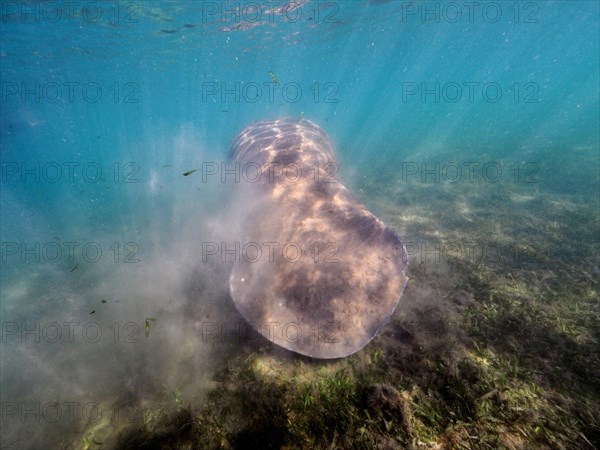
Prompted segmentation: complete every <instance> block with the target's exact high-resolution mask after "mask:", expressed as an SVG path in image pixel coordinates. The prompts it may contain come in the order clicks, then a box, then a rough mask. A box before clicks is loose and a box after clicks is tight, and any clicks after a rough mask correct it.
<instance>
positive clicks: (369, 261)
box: [230, 119, 408, 358]
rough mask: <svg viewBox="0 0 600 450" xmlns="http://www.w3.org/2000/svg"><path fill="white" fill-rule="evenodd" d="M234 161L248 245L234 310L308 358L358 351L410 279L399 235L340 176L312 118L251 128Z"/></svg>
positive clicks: (233, 284)
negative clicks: (375, 214) (361, 202)
mask: <svg viewBox="0 0 600 450" xmlns="http://www.w3.org/2000/svg"><path fill="white" fill-rule="evenodd" d="M231 158H232V159H233V161H234V162H235V163H238V164H239V167H240V168H241V170H242V171H243V172H242V173H245V174H246V176H244V177H243V178H244V179H243V180H241V182H240V184H239V185H238V186H237V189H238V192H237V194H236V195H237V199H238V208H239V210H240V211H239V213H240V214H241V220H242V222H241V223H242V228H243V231H242V234H243V236H240V238H241V239H240V243H239V244H240V246H241V247H242V248H245V249H246V251H245V252H242V257H241V258H239V260H238V261H236V262H235V263H234V266H233V269H232V273H231V277H230V293H231V297H232V298H233V301H234V303H235V305H236V307H237V309H238V310H239V312H240V313H241V314H242V316H243V317H244V318H245V319H246V320H247V321H248V322H249V323H250V325H251V326H253V327H254V328H255V329H256V330H257V331H259V332H260V333H261V334H262V335H263V336H265V337H266V338H267V339H269V340H271V341H272V342H274V343H276V344H278V345H280V346H282V347H284V348H286V349H289V350H292V351H294V352H297V353H300V354H303V355H307V356H310V357H313V358H339V357H344V356H347V355H350V354H351V353H354V352H356V351H358V350H360V349H361V348H363V347H364V346H365V345H366V344H367V343H368V342H369V341H370V340H371V339H372V338H373V337H374V336H375V335H376V334H377V332H378V331H379V330H380V329H381V327H382V326H383V325H385V324H386V322H387V321H388V320H389V318H390V316H391V314H392V313H393V311H394V309H395V308H396V305H397V304H398V301H399V299H400V297H401V295H402V291H403V290H404V286H405V285H406V282H407V280H408V278H407V276H406V275H405V270H406V267H407V257H406V250H405V248H404V245H403V243H402V241H401V240H400V238H399V237H398V235H397V234H396V233H395V232H394V231H393V230H392V229H391V228H389V227H386V226H385V225H384V224H383V222H382V221H381V220H379V219H378V218H376V217H375V216H373V214H371V213H370V212H369V211H367V209H366V208H365V207H364V206H362V205H361V204H360V202H359V201H358V200H357V199H356V198H355V197H354V196H353V195H352V194H351V193H350V192H349V191H348V189H347V188H346V187H345V186H344V185H343V184H342V183H341V182H340V181H339V180H337V179H336V176H335V174H336V172H337V165H336V164H335V154H334V150H333V147H332V145H331V142H330V140H329V138H328V136H327V135H326V134H325V132H324V131H323V130H322V129H321V128H319V127H318V126H317V125H315V124H314V123H312V122H310V121H308V120H296V119H280V120H275V121H265V122H259V123H255V124H253V125H250V126H248V127H246V128H245V129H244V130H243V131H242V132H241V133H240V134H239V135H238V136H237V137H236V139H235V140H234V142H233V144H232V147H231ZM259 175H260V177H259ZM240 199H241V200H240Z"/></svg>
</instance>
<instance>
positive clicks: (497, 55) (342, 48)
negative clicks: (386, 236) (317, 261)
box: [0, 0, 600, 448]
mask: <svg viewBox="0 0 600 450" xmlns="http://www.w3.org/2000/svg"><path fill="white" fill-rule="evenodd" d="M67 3H68V2H67ZM467 3H468V2H467ZM203 4H204V6H202V5H203ZM51 5H52V8H51V7H50V6H48V5H47V4H44V3H36V2H11V1H4V0H3V1H2V31H1V41H0V42H1V51H0V56H1V58H0V64H1V76H2V102H1V105H0V106H1V111H0V113H1V119H0V120H1V122H0V124H1V126H0V133H1V143H0V158H1V163H2V180H1V181H2V182H1V185H0V187H1V192H0V202H1V208H2V215H1V230H0V234H1V241H2V262H1V265H0V268H1V270H2V273H1V275H0V283H1V286H2V322H3V324H5V323H8V322H10V323H15V324H17V325H18V326H21V325H22V324H23V323H24V321H27V320H30V321H39V322H40V323H42V324H44V323H48V322H49V321H52V320H59V321H60V320H63V321H66V320H75V319H77V320H79V321H80V322H82V323H83V322H85V321H89V320H90V317H92V316H90V315H89V313H90V311H91V310H93V309H96V310H97V311H96V312H95V316H94V317H95V318H97V317H98V315H99V314H101V313H102V311H100V308H101V307H102V306H103V304H98V302H99V301H100V299H101V298H104V297H107V298H108V300H109V301H110V302H117V300H118V301H119V304H121V305H122V304H124V303H126V302H127V300H128V299H129V306H128V308H125V309H123V310H119V311H116V312H113V313H111V314H110V315H108V316H106V317H104V318H102V319H103V320H105V321H106V323H111V321H115V320H120V321H123V320H136V321H137V322H136V323H138V325H137V326H138V332H139V333H138V334H139V336H140V338H141V340H142V343H141V344H140V345H139V347H142V349H140V348H139V347H136V348H135V351H130V350H124V351H123V352H124V353H119V354H118V356H115V357H111V356H110V355H111V352H112V351H115V350H114V349H113V348H112V347H111V346H110V345H109V343H107V342H103V344H104V345H103V346H102V347H101V349H102V350H98V351H99V352H100V353H99V354H96V355H93V354H92V352H95V351H96V350H97V349H100V347H94V346H91V345H89V342H83V343H82V344H80V345H67V344H64V343H63V346H62V347H60V348H61V349H62V350H61V351H60V352H59V351H58V350H57V348H58V347H52V346H51V344H50V343H48V342H45V343H42V344H41V345H40V346H38V347H36V346H35V345H34V346H32V345H30V344H31V342H26V343H23V342H22V338H21V337H19V339H18V340H17V341H18V342H15V341H14V339H13V337H14V336H12V335H10V336H8V337H7V336H5V334H6V333H5V329H4V328H3V345H6V346H5V349H6V351H4V352H3V359H4V361H3V363H2V378H3V384H2V389H3V393H2V394H3V397H4V398H5V399H8V400H7V401H13V402H17V403H18V402H19V401H20V399H22V398H29V399H30V400H31V399H32V398H33V400H31V401H35V399H36V398H44V397H43V395H42V393H43V392H47V389H46V386H54V387H53V388H51V389H50V390H51V391H52V396H51V397H52V398H55V396H58V397H60V398H63V399H64V398H70V399H74V400H77V401H81V402H83V401H84V400H83V399H87V400H88V401H90V400H89V398H88V397H89V396H92V397H93V395H96V396H97V397H99V398H110V399H111V401H112V400H114V398H115V397H117V396H118V395H117V393H120V392H121V387H122V385H123V384H127V383H129V384H130V385H135V384H136V383H138V382H139V379H138V378H136V374H137V373H138V372H139V373H144V374H147V373H148V372H149V371H152V370H156V371H158V372H159V373H160V376H157V377H156V378H160V379H161V380H164V379H167V378H168V377H169V376H172V377H174V379H175V380H179V378H178V376H179V375H172V372H173V369H172V368H173V367H177V363H176V362H174V361H171V360H167V359H165V360H164V361H168V362H164V364H159V363H157V362H156V361H154V362H152V363H148V359H149V358H151V355H152V351H153V350H152V347H150V346H148V345H146V344H147V343H145V342H144V337H143V327H144V318H146V317H150V316H151V315H152V314H156V312H157V311H158V312H160V311H164V302H166V301H168V299H171V300H172V301H173V302H174V304H176V305H179V306H181V305H183V304H184V303H185V302H184V300H181V298H180V297H181V295H182V294H181V292H180V291H178V290H177V289H178V288H177V286H179V285H180V284H181V283H183V281H182V280H188V277H189V276H190V275H189V273H191V272H193V270H197V268H198V267H201V265H200V261H199V258H200V256H199V254H198V253H197V251H198V250H199V243H200V242H201V241H202V240H206V239H211V236H213V235H212V234H210V233H214V232H215V231H214V230H215V229H216V230H218V229H219V228H220V227H221V225H219V224H218V223H217V224H215V223H214V221H215V220H216V219H215V217H220V216H219V215H218V214H219V212H220V211H222V209H223V208H225V205H226V204H227V198H228V197H227V190H226V187H227V186H226V184H227V183H219V182H218V181H216V180H215V177H213V178H211V179H209V180H208V181H207V182H203V180H202V173H201V171H198V172H196V173H194V174H192V175H190V176H187V177H184V176H182V174H183V173H184V172H186V171H188V170H192V169H197V168H201V167H203V166H202V164H203V163H206V162H215V163H217V164H221V162H226V161H227V159H226V157H227V152H228V148H229V145H230V143H231V141H232V140H233V138H234V137H235V135H236V133H237V132H239V131H240V130H241V129H242V128H243V127H244V126H245V125H247V124H249V123H251V122H254V121H257V120H263V119H274V118H278V117H283V116H292V117H298V118H300V117H302V118H306V119H309V120H312V121H314V122H315V123H317V124H319V125H320V126H321V127H323V128H324V129H325V131H326V132H327V133H328V134H329V136H330V137H331V139H332V142H333V144H334V147H335V149H336V151H337V153H338V158H339V175H340V178H342V179H343V180H344V181H345V182H346V183H348V185H349V186H351V187H353V188H354V189H356V190H357V195H358V197H359V198H361V200H362V201H363V202H364V203H365V204H367V206H368V207H371V208H374V209H375V210H376V211H377V213H383V214H387V215H385V216H384V217H382V218H383V219H384V220H385V221H386V222H388V221H389V222H391V224H392V226H395V227H396V228H399V231H400V232H401V233H402V234H406V233H407V232H409V231H410V227H409V226H408V225H406V226H405V224H403V223H402V222H401V221H398V220H397V219H396V217H401V216H402V215H403V210H402V208H403V196H404V197H406V198H407V199H408V198H410V199H411V200H410V202H412V204H413V206H414V205H415V204H418V205H420V206H422V207H423V208H425V209H427V208H428V205H429V207H430V208H431V210H432V211H433V210H434V209H435V208H436V207H435V206H434V205H433V204H431V203H430V201H431V199H435V198H438V197H439V196H441V195H445V194H444V192H445V190H446V189H447V188H448V186H449V183H444V182H439V183H437V182H436V183H431V182H427V181H428V180H431V175H429V177H430V178H429V179H428V178H427V176H428V175H425V183H423V184H424V185H425V187H426V188H427V189H426V190H420V191H418V193H417V194H416V195H417V197H416V198H415V196H414V195H415V194H414V193H413V195H412V197H411V195H410V192H408V188H407V186H408V184H407V183H404V182H405V181H407V179H410V181H415V180H416V182H418V181H419V180H420V176H421V168H422V166H421V165H422V164H423V163H426V164H429V166H428V167H430V168H431V167H435V164H436V163H439V164H441V166H444V164H447V163H449V162H454V163H456V164H458V165H459V166H461V167H463V168H464V163H474V164H477V167H478V169H477V170H476V172H475V173H474V176H475V177H476V178H477V179H478V180H479V181H481V179H482V175H481V172H480V170H479V168H480V167H482V166H484V165H485V164H487V163H490V162H493V163H494V164H498V165H499V166H498V167H502V168H503V172H502V175H501V179H502V180H501V181H503V182H504V183H505V184H509V185H511V181H514V180H515V178H514V177H515V176H517V175H515V174H516V172H515V167H518V168H519V171H520V172H519V174H518V177H520V178H518V180H519V183H512V185H515V184H517V185H518V186H519V189H521V188H523V189H524V191H519V192H520V194H522V195H533V194H535V195H537V196H538V198H542V199H543V198H556V199H557V200H556V201H559V202H560V201H566V200H565V199H566V198H567V197H565V196H569V197H568V198H569V199H570V201H574V202H576V203H577V204H579V205H586V206H587V207H588V208H590V210H592V211H593V210H594V209H595V210H596V211H597V210H598V207H599V204H598V201H599V198H598V188H599V180H598V169H599V128H598V121H599V92H598V90H599V83H600V78H599V54H600V51H599V50H600V49H599V43H600V31H599V30H600V26H599V25H600V24H599V22H600V20H599V14H600V7H599V3H598V2H595V1H569V2H567V1H548V2H504V1H502V2H495V3H491V4H490V3H481V5H480V6H477V7H476V8H475V9H474V10H472V11H470V10H469V6H467V4H466V3H464V2H457V3H453V5H454V6H449V5H448V4H444V3H436V2H414V3H413V2H400V1H347V2H308V3H306V4H304V5H303V6H301V7H300V8H298V9H296V10H292V11H288V13H287V14H285V13H283V14H281V15H277V14H268V13H267V12H268V9H269V8H271V7H273V6H283V5H284V2H270V3H269V2H265V3H264V4H263V3H260V4H259V3H239V2H202V3H201V2H191V1H178V2H174V1H173V2H154V1H143V2H141V1H140V2H129V3H128V2H123V3H120V2H119V3H117V2H91V3H90V5H91V6H89V9H87V10H83V9H81V8H82V6H79V8H76V10H75V12H74V15H73V16H72V17H69V11H70V10H69V7H68V5H67V4H66V3H63V2H56V3H52V4H51ZM253 5H259V7H258V10H253V9H252V7H253ZM236 6H237V7H238V8H241V12H238V13H234V12H233V11H234V10H235V7H236ZM484 6H485V9H484ZM53 8H55V9H53ZM459 10H460V12H461V14H462V15H461V16H457V14H458V11H459ZM57 11H58V12H60V13H61V14H62V15H61V17H60V18H59V19H57V20H55V19H56V17H57V16H55V13H57ZM99 11H101V12H102V16H100V17H97V13H98V12H99ZM227 11H229V12H227ZM471 14H472V15H471ZM69 86H72V91H70V90H69ZM257 88H258V89H260V91H258V90H257ZM71 94H72V95H71ZM270 94H272V98H270ZM515 164H516V165H517V166H515ZM527 164H529V166H526V165H527ZM415 167H417V168H418V170H419V172H418V173H417V174H416V175H411V174H410V173H412V172H410V170H412V169H414V168H415ZM71 169H72V172H71V171H70V170H71ZM534 169H535V170H534ZM409 172H410V173H409ZM442 175H443V174H442ZM529 175H531V179H530V180H529V179H528V180H529V181H532V184H526V183H520V181H522V180H523V177H525V178H527V177H528V176H529ZM405 177H408V178H406V179H405ZM442 181H443V180H442ZM458 184H459V185H460V186H462V189H463V193H465V192H466V193H468V192H475V191H477V189H478V186H481V183H480V184H478V183H477V182H475V183H470V182H469V181H468V179H467V175H466V171H463V172H462V174H461V176H460V177H459V179H458ZM453 186H454V185H453ZM403 187H404V188H406V189H407V190H406V191H403V190H402V189H403ZM486 187H489V183H488V184H486ZM363 188H364V190H363ZM359 189H360V190H359ZM392 192H393V195H392ZM448 201H452V200H448ZM405 203H409V201H408V200H405ZM493 208H494V206H493V205H491V204H490V209H493ZM523 208H525V209H524V212H527V211H528V209H527V208H531V207H530V206H526V204H525V206H523ZM491 220H494V215H493V214H491ZM211 221H212V222H211ZM438 225H439V228H440V229H443V228H444V226H445V224H444V218H443V217H440V218H439V224H438ZM588 225H589V226H592V227H593V226H595V225H593V224H588ZM207 230H208V231H207ZM590 235H591V236H593V234H592V233H590ZM405 238H408V239H410V238H411V236H410V233H409V236H405ZM596 238H597V234H596ZM57 242H58V243H60V245H58V246H57V245H56V244H55V243H57ZM65 242H75V243H76V250H75V251H74V256H73V258H71V257H69V256H67V254H66V253H65V252H66V250H67V246H66V245H65ZM92 242H93V243H96V245H97V246H99V247H100V248H101V249H102V251H103V253H102V256H101V257H98V258H95V257H94V256H89V255H87V256H86V255H83V254H82V252H80V249H81V248H82V247H83V246H85V245H86V244H89V243H92ZM590 244H592V245H593V244H594V243H593V242H591V243H590ZM595 244H596V245H597V241H596V243H595ZM36 245H39V247H36ZM23 246H25V247H23ZM23 248H25V250H27V249H29V250H30V251H29V253H27V251H24V250H23ZM56 248H60V249H61V252H62V253H61V255H60V256H57V257H56V258H54V257H53V256H52V255H54V253H51V252H53V251H54V250H56ZM95 248H96V246H94V248H92V249H91V250H90V251H94V250H95ZM44 249H46V250H44ZM44 252H49V253H44ZM587 256H590V257H592V258H594V256H593V255H587ZM127 257H129V258H130V259H131V261H125V259H127ZM596 257H597V255H596ZM132 261H133V262H134V264H128V263H129V262H132ZM76 266H77V268H75V269H73V268H74V267H76ZM72 270H73V271H72ZM178 277H180V278H178ZM223 279H225V280H226V275H225V276H224V278H223ZM223 279H221V278H218V277H217V278H210V280H209V281H208V282H207V283H208V284H211V283H213V284H215V285H217V284H218V283H222V282H223ZM180 282H181V283H180ZM225 283H226V281H225ZM210 289H214V290H216V291H218V292H221V290H223V289H225V290H226V284H225V285H224V287H222V286H220V287H219V286H218V287H214V286H213V287H210V288H204V290H205V291H206V290H210ZM201 290H202V289H201ZM154 294H155V298H152V299H151V300H149V299H148V297H149V296H152V295H154ZM215 295H216V294H215ZM178 296H179V297H178ZM109 297H110V298H109ZM173 298H175V300H173ZM178 298H179V300H178ZM178 302H180V303H178ZM211 302H212V303H214V302H216V300H214V299H213V300H211V301H208V303H207V304H212V303H211ZM148 305H150V306H148ZM146 306H147V307H146ZM167 310H168V308H167ZM182 311H183V310H182V309H178V307H173V309H172V311H170V313H164V317H165V318H164V319H162V324H161V323H160V322H161V321H160V320H159V321H157V323H156V325H153V327H155V328H152V329H151V333H152V331H155V332H157V333H158V332H159V331H157V330H161V327H162V330H163V331H162V332H163V333H165V335H166V334H167V333H171V334H170V335H169V336H170V337H169V338H165V339H164V340H163V341H162V342H161V344H160V346H159V347H160V349H159V350H157V352H158V353H159V354H161V355H163V356H164V357H165V358H167V356H166V355H170V354H173V353H177V352H181V350H180V346H181V345H182V344H181V342H182V341H181V340H182V339H184V338H185V333H181V334H177V332H175V331H173V329H176V328H177V327H176V326H175V325H173V322H171V324H169V323H168V322H169V320H168V319H166V317H171V318H174V319H173V320H175V321H177V320H178V321H180V322H181V323H183V322H182V321H184V320H185V319H184V317H185V315H186V314H187V313H185V312H182ZM107 314H108V313H107ZM128 314H129V315H128ZM168 314H172V316H168ZM130 316H131V317H134V316H135V319H131V317H130ZM98 320H100V319H98ZM175 323H179V322H175ZM5 337H7V339H6V340H5V339H4V338H5ZM188 337H189V336H188ZM11 339H13V340H12V341H11ZM42 340H43V339H42ZM17 344H18V345H17ZM189 345H191V346H192V348H194V347H193V345H195V344H193V343H191V344H189ZM196 345H197V344H196ZM24 348H25V350H23V349H24ZM177 349H179V350H177ZM13 350H14V351H13ZM211 351H212V350H211ZM55 352H56V353H55ZM24 354H27V355H29V356H27V357H24V356H23V355H24ZM18 355H21V356H18ZM60 355H63V356H62V357H61V356H60ZM64 355H68V356H64ZM132 355H134V356H132ZM186 355H187V354H186ZM210 355H212V353H210ZM210 355H209V356H206V358H205V360H204V361H202V362H198V363H196V364H197V365H198V366H201V367H203V368H204V367H208V368H207V369H206V370H207V371H209V370H210V368H211V367H212V365H211V364H209V363H208V362H206V361H207V359H210V358H211V357H213V356H210ZM188 356H189V355H188ZM188 356H185V355H184V356H181V358H183V359H185V358H188ZM130 358H134V359H135V358H137V359H136V362H135V364H134V363H132V367H127V364H128V362H127V361H130V360H131V359H130ZM159 366H160V367H159ZM133 367H134V368H133ZM169 368H171V370H169ZM102 369H105V370H106V376H102V378H103V380H102V381H99V380H98V379H97V375H98V372H97V371H98V370H102ZM182 371H183V370H182ZM23 372H26V373H29V374H30V375H28V376H25V377H23V375H22V373H23ZM123 373H126V375H123ZM119 377H121V378H119ZM144 377H147V375H144ZM150 378H151V377H150ZM57 379H58V380H60V379H62V383H63V384H60V383H58V382H57V381H56V380H57ZM144 379H145V378H144ZM182 379H185V376H183V378H182ZM121 380H125V381H121ZM115 382H116V383H117V384H118V385H119V389H117V388H114V389H113V388H112V383H115ZM178 382H179V381H173V385H175V384H177V383H178ZM57 383H58V384H57ZM153 383H158V382H156V380H153ZM142 384H143V383H142ZM28 385H37V386H38V389H34V392H35V393H34V394H32V395H33V397H28V396H27V395H26V394H25V392H26V390H27V389H26V386H28ZM74 386H75V387H76V388H75V387H74ZM132 389H133V388H132ZM149 390H150V389H149ZM36 396H37V397H36ZM94 398H96V397H94ZM3 401H4V400H3ZM40 401H42V400H40ZM46 401H52V400H51V399H49V400H48V399H47V400H46ZM25 422H27V421H25ZM42 422H43V421H42ZM10 423H11V432H10V433H8V434H7V435H9V436H10V437H9V438H7V439H6V441H3V445H9V444H11V443H12V442H13V441H16V442H17V443H15V444H13V446H12V447H10V446H9V447H7V448H28V447H31V446H34V447H35V446H37V447H38V448H41V446H42V444H41V443H42V442H43V439H42V437H40V436H41V435H42V434H43V433H47V432H48V431H47V430H48V429H51V428H52V426H51V424H49V422H48V421H46V422H45V423H42V424H41V425H40V424H36V423H33V424H32V423H25V424H24V425H23V423H22V422H21V423H20V425H14V423H13V422H10ZM23 429H26V430H29V433H30V435H29V436H28V437H24V432H23ZM14 430H17V431H14ZM44 430H45V431H44ZM79 432H80V433H81V432H82V431H81V430H79ZM15 433H16V434H15ZM25 434H27V433H25ZM15 436H17V437H15ZM74 436H75V437H74V439H75V440H76V441H78V439H80V437H79V435H78V434H77V432H75V433H74ZM19 439H20V440H19ZM28 439H30V440H28ZM52 439H54V441H53V442H58V441H59V440H60V439H64V436H61V437H60V438H59V437H56V436H54V437H52ZM19 442H20V443H19Z"/></svg>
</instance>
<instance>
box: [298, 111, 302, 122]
mask: <svg viewBox="0 0 600 450" xmlns="http://www.w3.org/2000/svg"><path fill="white" fill-rule="evenodd" d="M303 115H304V111H302V112H301V113H300V115H299V116H298V118H297V119H296V122H300V119H302V116H303Z"/></svg>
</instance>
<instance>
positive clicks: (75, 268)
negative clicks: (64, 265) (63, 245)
mask: <svg viewBox="0 0 600 450" xmlns="http://www.w3.org/2000/svg"><path fill="white" fill-rule="evenodd" d="M78 267H79V264H77V265H76V266H75V267H73V268H72V269H71V272H75V270H77V268H78Z"/></svg>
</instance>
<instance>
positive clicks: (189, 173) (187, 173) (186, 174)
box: [183, 169, 198, 177]
mask: <svg viewBox="0 0 600 450" xmlns="http://www.w3.org/2000/svg"><path fill="white" fill-rule="evenodd" d="M194 172H198V169H192V170H188V171H187V172H185V173H184V174H183V176H184V177H187V176H190V175H191V174H193V173H194Z"/></svg>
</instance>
